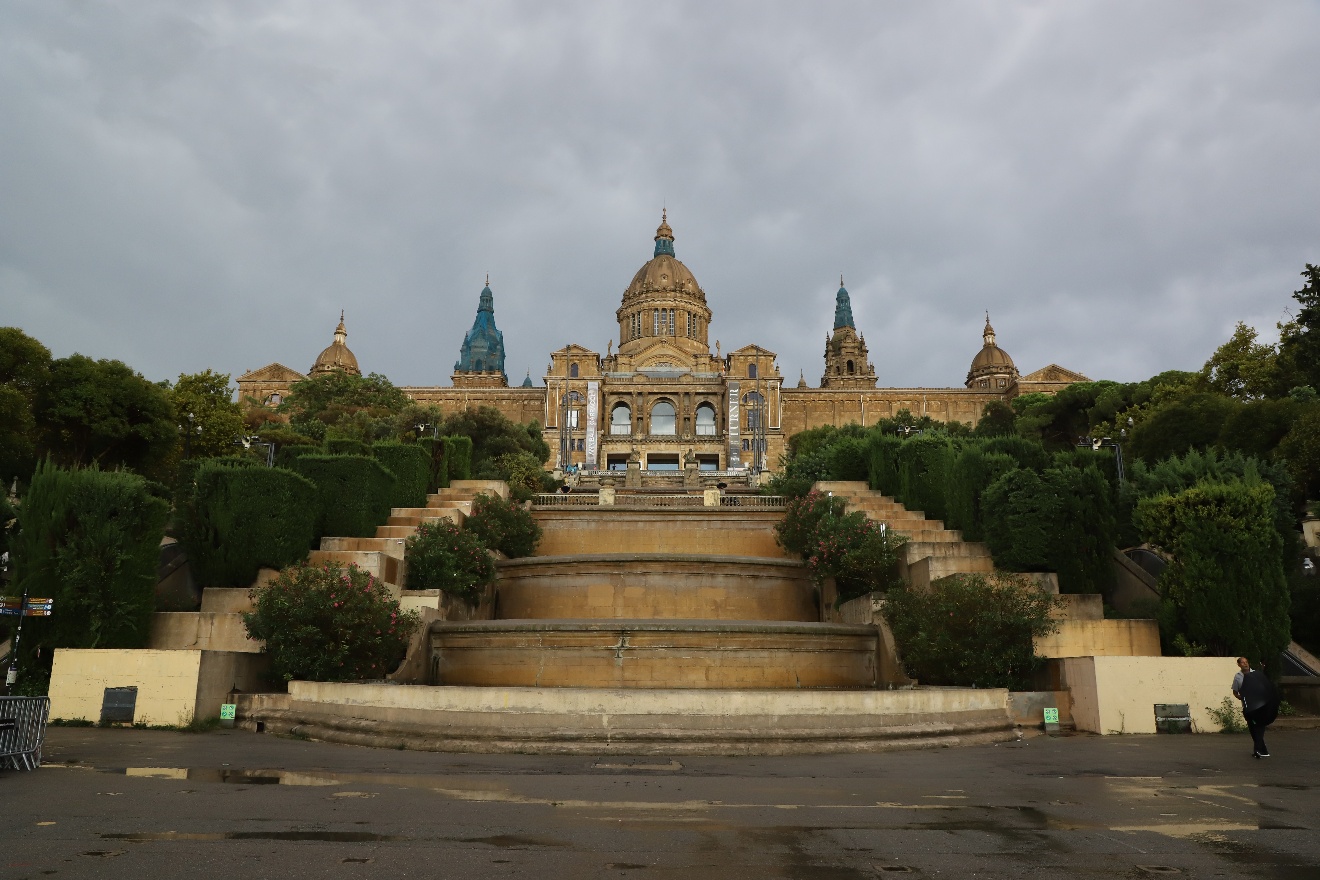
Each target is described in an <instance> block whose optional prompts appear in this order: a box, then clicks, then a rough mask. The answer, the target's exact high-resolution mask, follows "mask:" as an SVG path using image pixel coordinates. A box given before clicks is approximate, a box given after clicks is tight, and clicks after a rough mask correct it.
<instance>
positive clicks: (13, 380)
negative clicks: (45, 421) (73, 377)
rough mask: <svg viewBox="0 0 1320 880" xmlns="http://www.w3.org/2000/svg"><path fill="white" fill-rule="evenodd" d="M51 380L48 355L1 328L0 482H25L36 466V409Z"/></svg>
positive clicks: (11, 330) (6, 484) (14, 332)
mask: <svg viewBox="0 0 1320 880" xmlns="http://www.w3.org/2000/svg"><path fill="white" fill-rule="evenodd" d="M49 379H50V351H49V350H48V349H47V348H46V346H44V345H42V344H41V343H40V342H38V341H37V340H35V339H33V338H32V337H31V336H28V335H27V334H25V333H24V332H23V331H22V330H19V329H18V328H17V327H0V482H3V483H4V487H3V488H5V489H8V488H9V485H10V482H11V481H12V480H13V479H14V477H19V478H21V479H24V480H25V479H27V477H28V475H30V474H31V473H32V469H33V468H34V467H36V464H37V442H36V437H37V431H36V415H35V412H34V411H35V408H36V402H37V395H38V394H39V393H40V391H41V389H42V388H44V387H45V385H46V383H47V381H49Z"/></svg>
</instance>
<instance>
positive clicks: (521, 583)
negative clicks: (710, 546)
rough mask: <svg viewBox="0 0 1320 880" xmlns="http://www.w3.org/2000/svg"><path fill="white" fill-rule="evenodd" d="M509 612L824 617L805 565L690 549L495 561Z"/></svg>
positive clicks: (502, 603)
mask: <svg viewBox="0 0 1320 880" xmlns="http://www.w3.org/2000/svg"><path fill="white" fill-rule="evenodd" d="M496 569H497V571H498V573H499V574H498V577H499V579H498V581H497V583H496V590H497V594H498V597H499V599H498V601H499V605H498V616H499V617H500V618H505V619H516V620H540V619H588V618H617V619H639V618H641V619H664V620H697V619H703V620H767V621H800V622H803V623H807V622H816V621H819V620H820V608H819V605H818V604H817V591H816V588H815V587H814V586H813V585H812V583H811V578H810V576H809V575H808V573H807V568H806V566H805V565H804V564H803V563H801V562H796V561H793V560H788V559H767V558H765V557H756V556H695V555H687V554H672V553H651V554H642V553H634V554H599V555H584V556H531V557H527V558H523V559H508V560H502V561H500V562H499V563H497V564H496Z"/></svg>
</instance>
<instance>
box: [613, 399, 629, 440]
mask: <svg viewBox="0 0 1320 880" xmlns="http://www.w3.org/2000/svg"><path fill="white" fill-rule="evenodd" d="M610 433H611V434H623V435H625V436H626V435H628V434H631V433H632V407H630V406H628V404H626V403H616V404H615V405H614V408H613V409H611V410H610Z"/></svg>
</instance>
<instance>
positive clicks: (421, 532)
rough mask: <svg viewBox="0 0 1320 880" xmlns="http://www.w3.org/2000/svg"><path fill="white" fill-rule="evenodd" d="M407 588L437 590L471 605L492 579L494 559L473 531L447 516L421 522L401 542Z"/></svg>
mask: <svg viewBox="0 0 1320 880" xmlns="http://www.w3.org/2000/svg"><path fill="white" fill-rule="evenodd" d="M404 558H405V560H406V561H407V569H408V589H410V590H441V591H443V592H445V593H448V594H450V595H451V596H457V597H459V598H460V599H463V600H465V601H467V602H469V603H472V604H475V603H476V602H477V600H478V599H480V598H481V591H482V590H483V589H484V588H485V587H486V586H487V585H488V584H490V583H492V582H493V581H494V580H495V562H494V561H493V560H492V559H491V558H490V554H489V553H487V552H486V547H485V545H483V544H482V543H481V540H480V539H479V538H477V536H476V534H474V533H473V532H470V531H468V530H466V529H460V528H459V527H458V526H456V525H454V524H453V523H451V522H450V521H449V520H447V519H442V520H435V521H431V522H424V523H422V524H421V525H420V526H418V527H417V532H416V533H415V534H414V535H413V536H412V537H411V538H409V539H408V542H407V544H405V545H404Z"/></svg>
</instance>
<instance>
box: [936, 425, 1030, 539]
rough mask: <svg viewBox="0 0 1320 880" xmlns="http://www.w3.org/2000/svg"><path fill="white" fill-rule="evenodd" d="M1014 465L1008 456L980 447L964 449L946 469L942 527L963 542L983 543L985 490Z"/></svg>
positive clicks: (974, 445)
mask: <svg viewBox="0 0 1320 880" xmlns="http://www.w3.org/2000/svg"><path fill="white" fill-rule="evenodd" d="M1017 466H1018V465H1017V462H1016V461H1014V460H1013V457H1012V456H1010V455H1005V454H1004V453H1002V452H987V451H986V449H985V446H984V444H980V443H971V444H968V445H967V446H964V447H963V449H962V451H961V452H959V453H958V455H957V456H956V457H955V458H954V460H953V464H952V466H950V468H949V479H948V487H947V493H946V494H947V507H948V510H947V511H946V513H947V516H946V519H947V522H946V525H947V526H948V527H949V528H951V529H958V530H959V531H960V532H962V536H963V538H964V540H967V541H983V540H985V513H984V507H985V499H984V495H985V490H986V489H987V488H989V486H990V484H991V483H993V482H994V481H995V480H997V479H999V478H1000V477H1001V476H1003V475H1004V474H1006V473H1008V472H1009V471H1011V470H1015V469H1016V468H1017Z"/></svg>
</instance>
